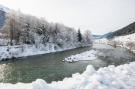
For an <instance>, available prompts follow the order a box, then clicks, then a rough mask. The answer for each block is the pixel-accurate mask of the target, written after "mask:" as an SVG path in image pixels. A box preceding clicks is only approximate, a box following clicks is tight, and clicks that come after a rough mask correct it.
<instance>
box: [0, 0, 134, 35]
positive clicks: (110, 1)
mask: <svg viewBox="0 0 135 89" xmlns="http://www.w3.org/2000/svg"><path fill="white" fill-rule="evenodd" d="M0 4H1V5H4V6H6V7H9V8H11V9H14V10H20V11H21V12H23V13H26V14H30V15H34V16H37V17H39V18H40V17H44V18H45V19H46V20H47V21H49V22H58V23H61V24H64V25H66V26H69V27H73V28H75V29H78V28H80V29H81V30H82V31H83V30H91V32H92V33H93V34H105V33H107V32H110V31H115V30H118V29H120V28H122V27H124V26H126V25H128V24H130V23H132V22H134V21H135V0H0Z"/></svg>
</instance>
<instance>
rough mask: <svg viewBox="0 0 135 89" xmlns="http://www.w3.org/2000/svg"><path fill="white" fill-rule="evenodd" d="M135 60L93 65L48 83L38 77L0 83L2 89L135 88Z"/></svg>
mask: <svg viewBox="0 0 135 89" xmlns="http://www.w3.org/2000/svg"><path fill="white" fill-rule="evenodd" d="M134 83H135V62H132V63H130V64H124V65H120V66H117V67H115V66H113V65H111V66H108V67H104V68H100V69H99V70H97V71H96V70H95V69H94V68H93V67H92V66H91V65H89V66H88V67H87V68H86V71H84V72H83V73H82V74H79V73H76V74H73V75H72V77H71V78H65V79H63V81H58V82H52V83H50V84H48V83H46V82H45V81H44V80H42V79H37V80H36V81H34V82H32V83H25V84H24V83H17V84H9V83H0V89H134V88H135V85H134Z"/></svg>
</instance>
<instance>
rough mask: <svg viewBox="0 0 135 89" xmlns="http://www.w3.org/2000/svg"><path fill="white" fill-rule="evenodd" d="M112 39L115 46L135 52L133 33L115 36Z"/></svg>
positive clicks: (134, 36) (134, 35)
mask: <svg viewBox="0 0 135 89" xmlns="http://www.w3.org/2000/svg"><path fill="white" fill-rule="evenodd" d="M113 41H114V42H115V44H116V45H117V46H121V47H124V48H127V49H129V50H131V51H132V52H134V53H135V33H134V34H130V35H126V36H120V37H116V38H114V39H113Z"/></svg>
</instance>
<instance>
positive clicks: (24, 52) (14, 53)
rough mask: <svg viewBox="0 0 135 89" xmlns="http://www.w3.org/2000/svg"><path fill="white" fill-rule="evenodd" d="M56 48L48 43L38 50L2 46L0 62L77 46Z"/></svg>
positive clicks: (30, 47)
mask: <svg viewBox="0 0 135 89" xmlns="http://www.w3.org/2000/svg"><path fill="white" fill-rule="evenodd" d="M56 46H57V45H54V44H52V43H50V44H49V43H48V44H46V46H44V45H43V44H40V45H38V47H37V48H36V46H35V45H16V46H0V60H4V59H10V58H12V57H15V58H16V57H26V56H32V55H38V54H45V53H50V52H56V51H63V50H69V49H73V48H76V47H75V46H72V47H68V48H66V47H65V48H60V47H57V49H55V47H56Z"/></svg>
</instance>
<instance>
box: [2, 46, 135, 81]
mask: <svg viewBox="0 0 135 89" xmlns="http://www.w3.org/2000/svg"><path fill="white" fill-rule="evenodd" d="M90 49H91V48H89V47H85V48H77V49H73V50H68V51H63V52H58V53H50V54H44V55H38V56H32V57H26V58H22V59H18V60H16V61H7V62H3V63H0V82H8V83H9V82H10V83H17V82H25V83H28V82H32V81H34V80H36V79H37V78H41V79H44V80H46V81H47V82H52V81H58V80H62V79H63V78H65V77H71V76H72V74H73V73H76V72H80V73H82V72H83V71H84V70H85V69H86V66H87V65H89V64H91V65H93V66H94V67H95V68H96V69H98V68H100V67H104V66H108V65H110V64H116V65H119V64H122V63H127V62H130V61H134V60H133V58H135V56H134V55H133V54H132V53H130V52H129V51H127V50H125V49H120V48H116V49H96V48H95V49H96V50H99V51H100V52H102V54H99V55H97V56H99V58H98V59H96V60H92V61H80V62H75V63H66V62H62V60H63V59H64V58H65V57H68V56H70V55H74V54H78V53H81V52H84V51H87V50H90ZM119 52H121V53H119ZM118 53H119V54H118ZM103 55H104V56H103ZM115 56H116V57H115ZM122 57H123V58H122Z"/></svg>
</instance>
